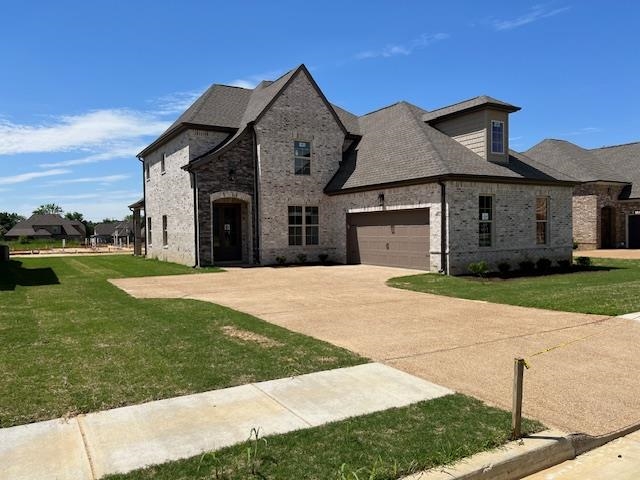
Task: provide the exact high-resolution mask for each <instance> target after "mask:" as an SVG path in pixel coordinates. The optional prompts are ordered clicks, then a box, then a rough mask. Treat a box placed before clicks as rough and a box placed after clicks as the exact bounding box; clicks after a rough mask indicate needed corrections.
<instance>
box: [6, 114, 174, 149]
mask: <svg viewBox="0 0 640 480" xmlns="http://www.w3.org/2000/svg"><path fill="white" fill-rule="evenodd" d="M168 125H169V124H168V122H166V121H164V120H160V119H159V118H158V117H157V116H154V115H153V114H149V113H144V112H137V111H131V110H122V109H107V110H95V111H92V112H88V113H84V114H81V115H67V116H62V117H59V118H57V119H55V120H54V121H53V122H51V123H50V124H45V125H21V124H15V123H12V122H10V121H8V120H2V121H0V155H10V154H17V153H39V152H62V151H70V150H80V149H87V148H96V147H98V148H100V147H101V148H105V147H107V146H109V145H111V144H112V143H114V142H119V143H122V142H123V141H125V140H130V139H137V138H140V137H144V136H149V135H153V136H155V135H158V134H160V133H162V131H164V130H165V129H166V128H167V126H168Z"/></svg>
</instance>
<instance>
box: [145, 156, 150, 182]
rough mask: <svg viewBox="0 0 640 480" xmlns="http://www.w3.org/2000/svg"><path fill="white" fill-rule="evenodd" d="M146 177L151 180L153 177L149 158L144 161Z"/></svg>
mask: <svg viewBox="0 0 640 480" xmlns="http://www.w3.org/2000/svg"><path fill="white" fill-rule="evenodd" d="M144 177H145V178H146V179H147V180H149V179H150V178H151V166H150V164H149V160H145V161H144Z"/></svg>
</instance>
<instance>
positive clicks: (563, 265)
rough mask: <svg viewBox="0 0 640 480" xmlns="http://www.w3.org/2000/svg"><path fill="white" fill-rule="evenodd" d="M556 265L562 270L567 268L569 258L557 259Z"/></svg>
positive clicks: (569, 264) (569, 265) (569, 263)
mask: <svg viewBox="0 0 640 480" xmlns="http://www.w3.org/2000/svg"><path fill="white" fill-rule="evenodd" d="M558 266H559V267H560V268H561V269H563V270H569V268H571V261H570V260H558Z"/></svg>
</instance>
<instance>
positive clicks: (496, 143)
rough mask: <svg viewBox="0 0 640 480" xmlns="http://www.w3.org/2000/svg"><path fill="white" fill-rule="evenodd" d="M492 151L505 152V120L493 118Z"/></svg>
mask: <svg viewBox="0 0 640 480" xmlns="http://www.w3.org/2000/svg"><path fill="white" fill-rule="evenodd" d="M491 153H504V122H501V121H499V120H491Z"/></svg>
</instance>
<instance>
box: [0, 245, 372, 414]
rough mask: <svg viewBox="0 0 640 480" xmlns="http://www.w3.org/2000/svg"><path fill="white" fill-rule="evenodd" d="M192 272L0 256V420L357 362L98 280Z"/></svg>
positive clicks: (138, 262)
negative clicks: (3, 258)
mask: <svg viewBox="0 0 640 480" xmlns="http://www.w3.org/2000/svg"><path fill="white" fill-rule="evenodd" d="M208 271H209V272H210V271H211V270H208ZM189 273H191V274H194V273H196V271H194V270H193V269H191V268H188V267H184V266H181V265H176V264H171V263H164V262H158V261H154V260H145V259H141V258H135V257H131V256H122V255H112V256H80V257H58V258H20V259H13V260H12V261H11V262H9V263H8V264H0V365H2V368H1V369H0V383H1V385H2V388H1V389H0V427H9V426H12V425H19V424H24V423H29V422H35V421H39V420H45V419H51V418H56V417H60V416H65V415H75V414H78V413H85V412H91V411H97V410H104V409H108V408H113V407H118V406H122V405H129V404H135V403H142V402H146V401H150V400H156V399H161V398H167V397H173V396H177V395H184V394H189V393H195V392H201V391H207V390H213V389H218V388H223V387H229V386H234V385H240V384H244V383H248V382H253V381H262V380H268V379H274V378H281V377H286V376H290V375H297V374H303V373H309V372H313V371H318V370H327V369H331V368H338V367H345V366H351V365H356V364H359V363H363V362H365V361H366V360H365V359H363V358H361V357H358V356H357V355H355V354H352V353H350V352H348V351H346V350H343V349H340V348H338V347H334V346H332V345H330V344H328V343H324V342H321V341H319V340H315V339H313V338H310V337H306V336H304V335H300V334H297V333H293V332H290V331H288V330H285V329H283V328H280V327H277V326H274V325H271V324H269V323H267V322H264V321H262V320H259V319H257V318H255V317H252V316H250V315H246V314H243V313H240V312H236V311H234V310H231V309H228V308H224V307H221V306H217V305H213V304H210V303H205V302H198V301H194V300H175V299H171V300H164V299H163V300H138V299H134V298H132V297H130V296H128V295H127V294H126V293H124V292H122V291H121V290H119V289H118V288H116V287H115V286H113V285H111V284H110V283H109V282H107V279H108V278H119V277H132V276H149V275H173V274H189ZM214 275H224V273H214Z"/></svg>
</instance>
